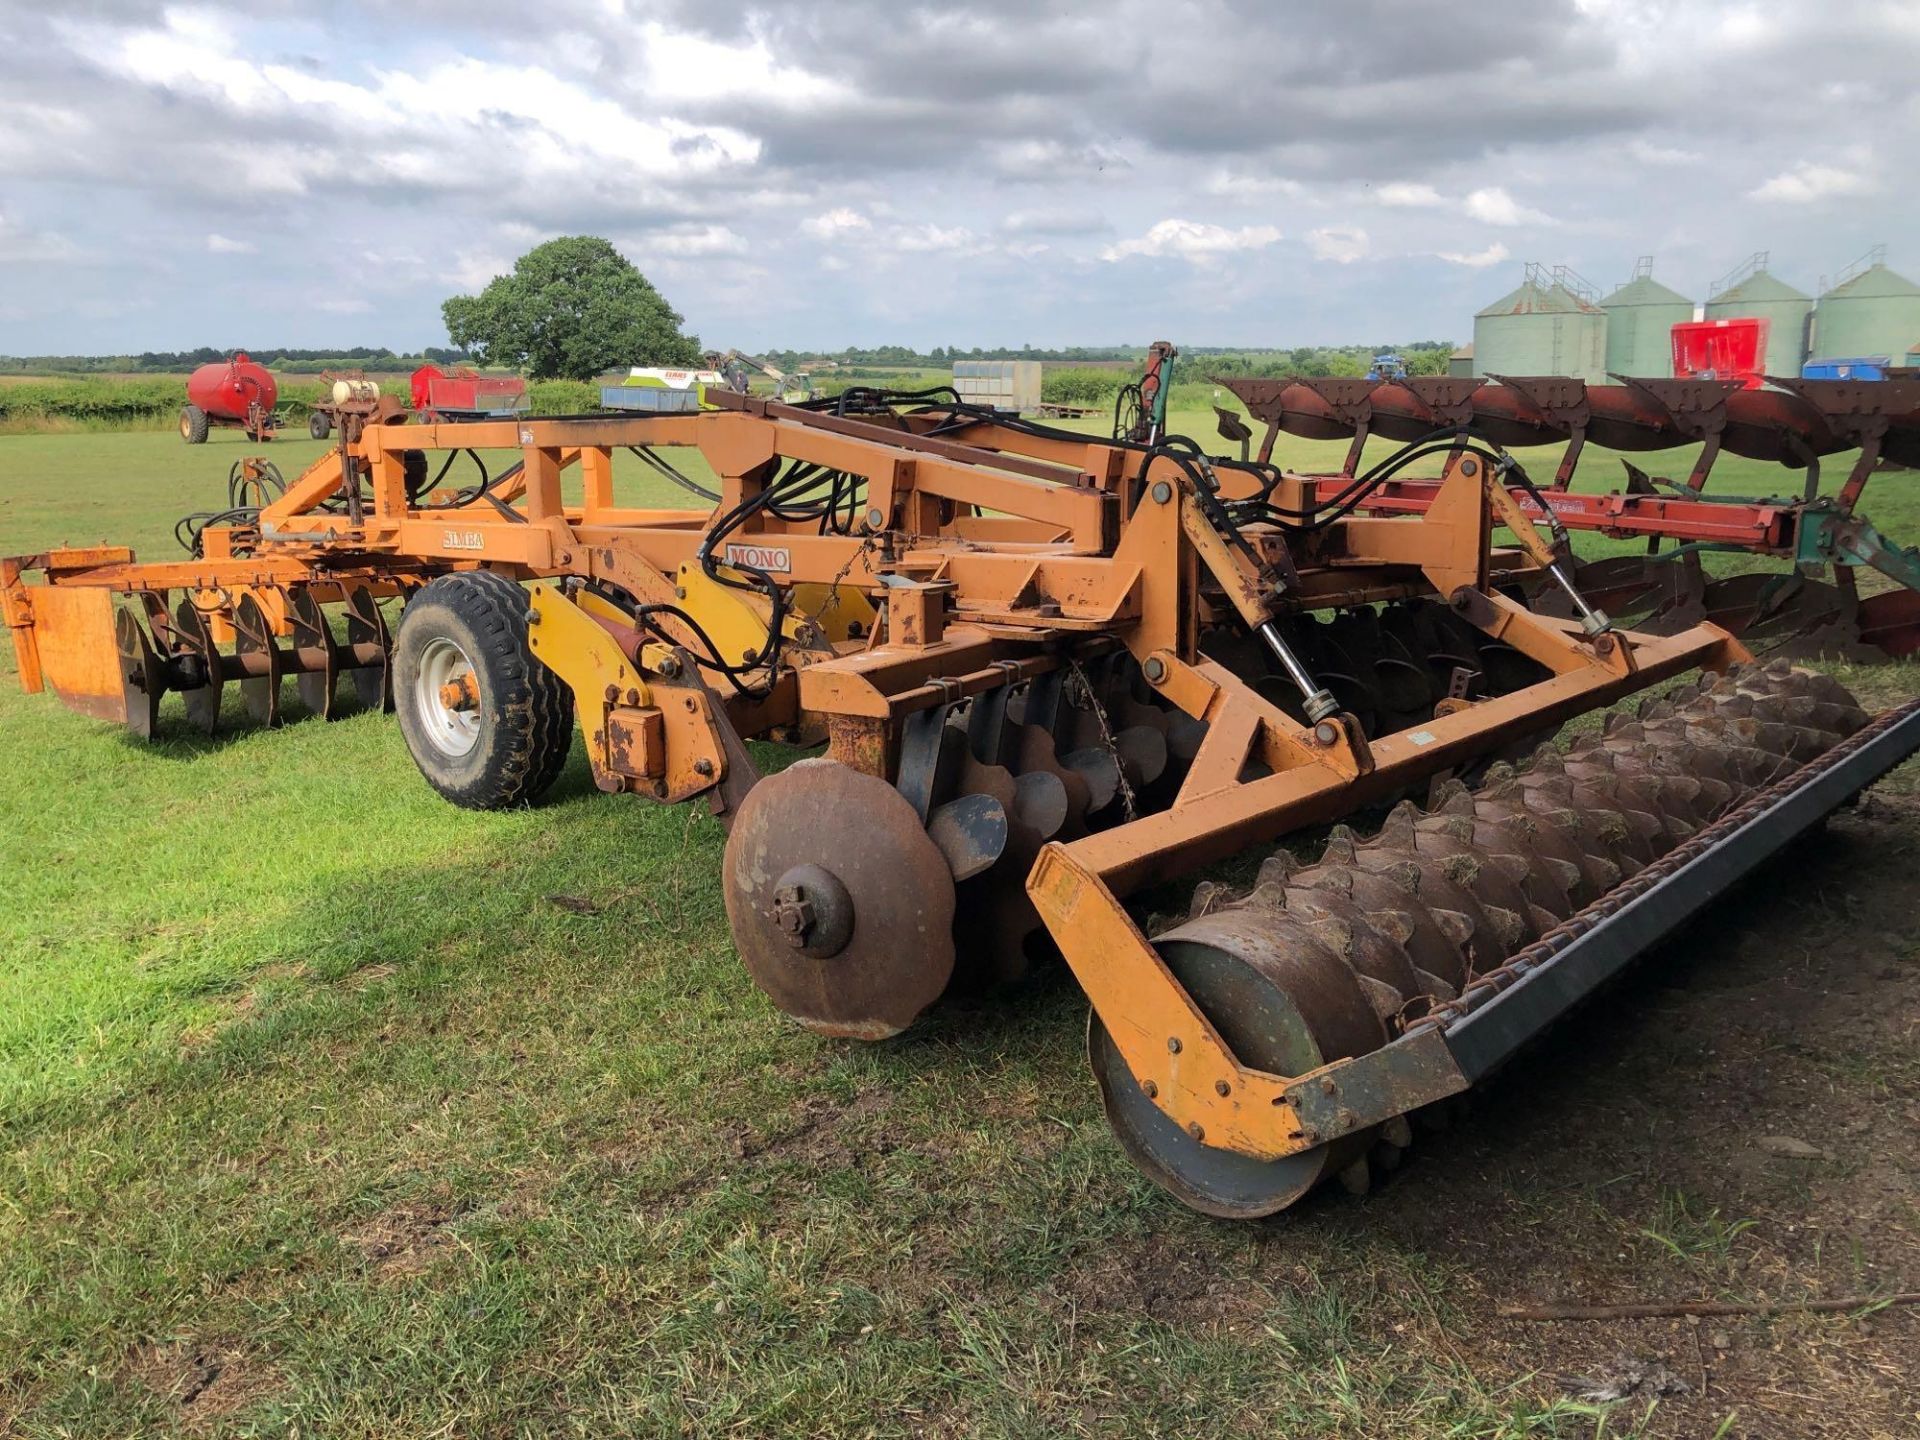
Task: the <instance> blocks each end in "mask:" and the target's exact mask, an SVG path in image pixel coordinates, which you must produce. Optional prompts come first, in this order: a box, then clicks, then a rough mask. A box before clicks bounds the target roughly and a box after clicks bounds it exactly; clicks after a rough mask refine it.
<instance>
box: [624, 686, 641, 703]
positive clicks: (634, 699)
mask: <svg viewBox="0 0 1920 1440" xmlns="http://www.w3.org/2000/svg"><path fill="white" fill-rule="evenodd" d="M639 703H640V692H639V691H638V690H635V689H632V688H631V687H630V688H629V689H628V690H627V704H629V705H638V704H639Z"/></svg>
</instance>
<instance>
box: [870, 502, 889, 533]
mask: <svg viewBox="0 0 1920 1440" xmlns="http://www.w3.org/2000/svg"><path fill="white" fill-rule="evenodd" d="M886 523H887V513H886V511H884V510H882V509H881V508H880V507H879V506H878V505H876V506H874V507H873V509H871V510H869V511H867V528H868V529H869V530H878V529H879V528H880V527H881V526H882V525H884V524H886Z"/></svg>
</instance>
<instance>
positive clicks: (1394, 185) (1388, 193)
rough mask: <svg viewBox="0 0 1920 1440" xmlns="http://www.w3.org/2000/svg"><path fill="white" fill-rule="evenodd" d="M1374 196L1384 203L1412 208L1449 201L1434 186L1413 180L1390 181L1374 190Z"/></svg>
mask: <svg viewBox="0 0 1920 1440" xmlns="http://www.w3.org/2000/svg"><path fill="white" fill-rule="evenodd" d="M1373 198H1374V199H1376V200H1378V201H1379V202H1380V203H1381V204H1382V205H1395V206H1399V207H1402V208H1404V209H1410V210H1411V209H1425V208H1428V207H1431V206H1440V205H1444V204H1446V203H1447V200H1446V197H1445V196H1444V195H1442V194H1441V193H1440V192H1439V191H1438V190H1436V189H1434V188H1433V186H1431V185H1425V184H1421V183H1418V182H1416V181H1411V180H1392V181H1389V182H1388V183H1387V184H1385V185H1382V186H1381V187H1380V188H1379V189H1378V190H1376V191H1374V195H1373Z"/></svg>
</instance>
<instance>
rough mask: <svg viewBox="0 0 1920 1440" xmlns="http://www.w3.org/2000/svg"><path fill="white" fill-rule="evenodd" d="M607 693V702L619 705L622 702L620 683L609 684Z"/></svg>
mask: <svg viewBox="0 0 1920 1440" xmlns="http://www.w3.org/2000/svg"><path fill="white" fill-rule="evenodd" d="M606 695H607V704H609V705H618V704H619V703H620V687H619V686H618V685H609V686H607V690H606Z"/></svg>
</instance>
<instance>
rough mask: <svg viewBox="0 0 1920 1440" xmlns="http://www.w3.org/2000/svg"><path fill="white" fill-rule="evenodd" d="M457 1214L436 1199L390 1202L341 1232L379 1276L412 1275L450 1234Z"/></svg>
mask: <svg viewBox="0 0 1920 1440" xmlns="http://www.w3.org/2000/svg"><path fill="white" fill-rule="evenodd" d="M458 1218H459V1216H458V1215H457V1214H456V1212H455V1211H454V1210H453V1208H452V1207H451V1206H448V1205H445V1204H442V1203H439V1202H437V1201H409V1202H406V1203H404V1204H400V1205H394V1206H391V1207H389V1208H388V1209H385V1210H382V1211H380V1213H379V1214H377V1215H374V1216H371V1217H370V1218H368V1219H367V1220H365V1221H363V1222H362V1223H360V1224H358V1225H355V1226H353V1227H351V1228H350V1229H348V1230H345V1231H343V1232H342V1233H341V1236H340V1238H341V1239H342V1240H344V1241H345V1242H346V1243H347V1244H348V1245H351V1246H352V1247H353V1248H354V1249H356V1250H358V1251H359V1252H360V1253H361V1254H362V1255H364V1256H365V1257H366V1259H367V1261H368V1262H369V1263H370V1264H371V1265H372V1266H373V1268H374V1269H375V1270H376V1271H377V1272H378V1273H379V1274H381V1275H382V1276H400V1275H413V1274H417V1273H419V1272H420V1271H422V1270H424V1269H426V1268H427V1267H428V1266H429V1265H431V1264H432V1263H433V1261H434V1258H435V1256H436V1254H437V1253H438V1252H439V1251H440V1250H441V1249H443V1248H444V1247H445V1246H447V1245H448V1244H449V1243H450V1242H451V1240H452V1236H451V1235H450V1234H449V1233H448V1226H450V1225H451V1224H452V1223H453V1222H454V1221H455V1220H456V1219H458Z"/></svg>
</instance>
